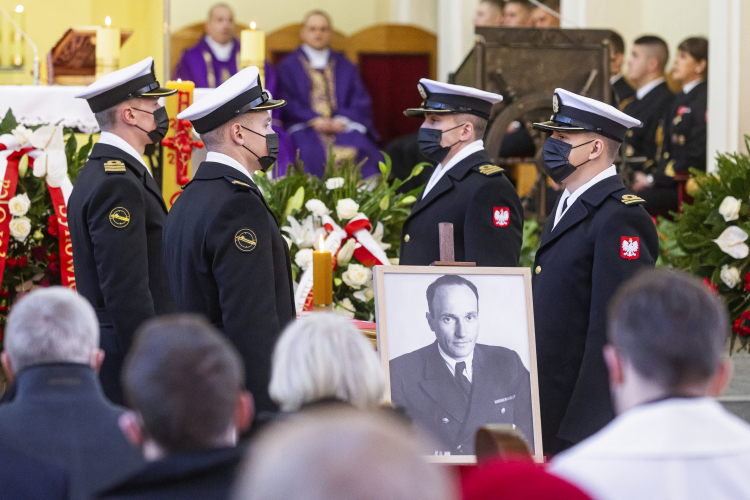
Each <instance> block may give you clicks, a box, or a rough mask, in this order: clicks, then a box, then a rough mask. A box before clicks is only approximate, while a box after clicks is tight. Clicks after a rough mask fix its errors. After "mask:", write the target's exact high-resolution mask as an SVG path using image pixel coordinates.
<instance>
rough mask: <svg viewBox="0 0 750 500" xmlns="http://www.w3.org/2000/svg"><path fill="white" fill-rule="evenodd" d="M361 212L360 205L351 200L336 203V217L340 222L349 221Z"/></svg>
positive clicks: (346, 199) (345, 199)
mask: <svg viewBox="0 0 750 500" xmlns="http://www.w3.org/2000/svg"><path fill="white" fill-rule="evenodd" d="M358 210H359V203H357V202H356V201H354V200H352V199H351V198H344V199H343V200H339V201H338V203H336V215H338V217H339V220H349V219H351V218H353V217H354V216H356V215H357V213H358Z"/></svg>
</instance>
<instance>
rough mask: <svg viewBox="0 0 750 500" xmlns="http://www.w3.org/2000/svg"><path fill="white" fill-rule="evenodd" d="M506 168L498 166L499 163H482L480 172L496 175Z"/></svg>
mask: <svg viewBox="0 0 750 500" xmlns="http://www.w3.org/2000/svg"><path fill="white" fill-rule="evenodd" d="M504 170H505V169H504V168H502V167H498V166H497V165H482V166H481V167H479V173H480V174H484V175H494V174H497V173H499V172H502V171H504Z"/></svg>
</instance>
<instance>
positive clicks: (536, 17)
mask: <svg viewBox="0 0 750 500" xmlns="http://www.w3.org/2000/svg"><path fill="white" fill-rule="evenodd" d="M543 3H544V5H545V6H546V7H548V8H550V9H552V10H554V11H555V12H557V14H558V15H559V14H560V0H547V1H546V2H543ZM531 26H533V27H534V28H559V27H560V18H559V17H558V16H556V15H554V14H552V13H551V12H549V11H548V10H546V9H543V8H541V7H536V8H535V9H534V10H533V11H531Z"/></svg>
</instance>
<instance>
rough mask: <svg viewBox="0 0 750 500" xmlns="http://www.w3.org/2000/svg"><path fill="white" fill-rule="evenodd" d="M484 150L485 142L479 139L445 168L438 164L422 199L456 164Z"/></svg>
mask: <svg viewBox="0 0 750 500" xmlns="http://www.w3.org/2000/svg"><path fill="white" fill-rule="evenodd" d="M483 149H484V141H483V140H481V139H479V140H478V141H474V142H472V143H471V144H469V145H468V146H466V147H465V148H463V149H462V150H461V151H459V152H458V153H456V156H454V157H453V158H451V160H450V161H449V162H448V163H446V164H445V166H443V165H442V163H440V164H438V166H437V167H435V171H434V172H433V173H432V176H431V177H430V181H429V182H428V183H427V186H426V187H425V188H424V193H422V198H423V199H424V197H425V196H427V193H429V192H430V189H432V188H433V187H435V184H437V183H438V181H439V180H440V178H441V177H443V175H445V173H446V172H447V171H448V170H449V169H450V168H451V167H452V166H453V165H455V164H456V163H458V162H460V161H461V160H463V159H464V158H467V157H468V156H469V155H472V154H474V153H476V152H477V151H481V150H483Z"/></svg>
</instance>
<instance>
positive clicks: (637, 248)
mask: <svg viewBox="0 0 750 500" xmlns="http://www.w3.org/2000/svg"><path fill="white" fill-rule="evenodd" d="M640 255H641V240H640V238H638V237H636V236H622V237H620V257H622V258H623V259H628V260H633V259H637V258H638V257H639V256H640Z"/></svg>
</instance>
